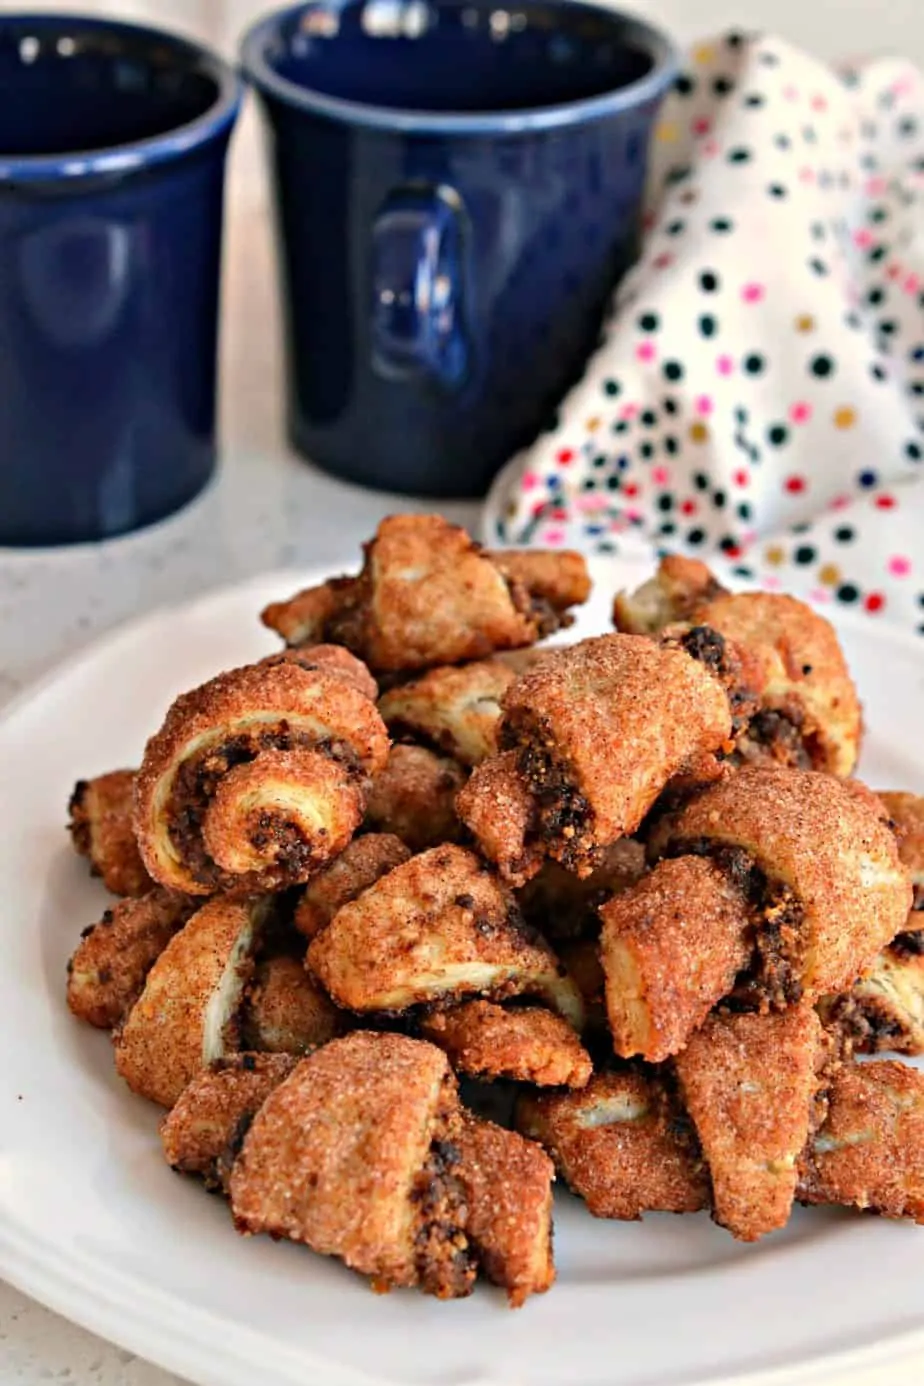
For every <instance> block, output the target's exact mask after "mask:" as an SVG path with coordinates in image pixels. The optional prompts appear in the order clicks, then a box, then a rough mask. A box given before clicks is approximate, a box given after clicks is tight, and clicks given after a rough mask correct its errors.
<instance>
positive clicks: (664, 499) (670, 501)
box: [658, 495, 674, 510]
mask: <svg viewBox="0 0 924 1386" xmlns="http://www.w3.org/2000/svg"><path fill="white" fill-rule="evenodd" d="M673 508H674V497H673V496H668V495H664V496H659V497H658V509H659V510H673Z"/></svg>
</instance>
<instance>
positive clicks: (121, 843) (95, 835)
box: [68, 770, 154, 895]
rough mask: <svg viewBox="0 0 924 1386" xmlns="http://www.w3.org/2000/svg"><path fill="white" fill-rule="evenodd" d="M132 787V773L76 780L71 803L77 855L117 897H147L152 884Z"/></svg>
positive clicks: (70, 810)
mask: <svg viewBox="0 0 924 1386" xmlns="http://www.w3.org/2000/svg"><path fill="white" fill-rule="evenodd" d="M134 789H135V771H134V770H111V771H110V772H109V773H108V774H107V775H97V776H96V777H95V778H94V779H92V780H78V781H77V783H76V785H75V786H74V790H73V793H72V794H71V797H70V802H69V803H68V813H69V815H70V821H69V823H68V829H69V831H70V834H71V841H72V843H73V844H74V851H75V852H77V853H78V854H79V855H80V856H82V857H86V858H87V859H88V861H89V863H90V870H91V871H92V873H93V875H94V876H101V877H102V881H103V885H104V886H105V887H106V889H107V890H109V891H111V892H112V894H113V895H144V894H145V892H146V891H149V890H150V889H151V887H152V886H153V884H154V882H153V881H152V880H151V878H150V876H149V875H148V873H147V871H146V870H145V867H144V862H143V861H142V860H141V853H140V852H139V851H138V843H137V842H136V841H135V830H134V826H133V823H132V805H133V802H134Z"/></svg>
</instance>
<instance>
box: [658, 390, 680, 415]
mask: <svg viewBox="0 0 924 1386" xmlns="http://www.w3.org/2000/svg"><path fill="white" fill-rule="evenodd" d="M661 408H662V409H663V410H664V412H665V414H676V413H677V401H676V400H675V399H672V398H671V396H670V395H668V396H667V398H666V399H663V400H662V401H661Z"/></svg>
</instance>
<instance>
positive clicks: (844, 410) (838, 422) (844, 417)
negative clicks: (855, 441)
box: [834, 404, 857, 428]
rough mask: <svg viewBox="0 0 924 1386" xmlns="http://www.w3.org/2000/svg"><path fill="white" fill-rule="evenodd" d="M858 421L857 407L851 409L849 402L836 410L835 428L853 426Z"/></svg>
mask: <svg viewBox="0 0 924 1386" xmlns="http://www.w3.org/2000/svg"><path fill="white" fill-rule="evenodd" d="M856 421H857V411H856V409H851V407H850V405H849V404H842V405H841V407H840V409H835V411H834V427H835V428H853V426H854V424H855V423H856Z"/></svg>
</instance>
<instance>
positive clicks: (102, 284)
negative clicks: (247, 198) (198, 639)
mask: <svg viewBox="0 0 924 1386" xmlns="http://www.w3.org/2000/svg"><path fill="white" fill-rule="evenodd" d="M240 99H241V84H240V81H239V79H238V77H237V76H236V74H235V73H234V72H233V71H232V69H231V68H230V67H228V66H227V65H226V64H225V63H223V62H222V61H221V60H220V59H219V58H218V57H216V56H215V55H213V54H212V53H210V52H208V51H206V50H205V49H203V48H200V47H198V46H197V45H195V44H193V43H189V42H187V41H185V40H184V39H181V38H178V37H174V36H172V35H169V34H165V33H161V32H159V31H157V30H154V29H146V28H140V27H136V26H134V25H129V24H121V23H116V22H110V21H108V20H95V19H84V18H80V17H75V16H72V15H68V16H51V15H41V16H39V15H32V16H23V15H9V14H0V543H3V544H59V543H69V542H74V541H78V540H87V539H102V538H105V537H106V536H108V535H113V534H120V533H123V532H125V531H127V530H131V529H135V528H137V527H138V526H140V525H144V524H147V523H149V522H150V521H153V520H158V519H161V518H162V517H163V516H165V515H167V514H169V513H170V512H171V511H173V510H175V509H176V508H177V507H178V506H180V505H182V504H184V502H186V501H188V500H190V499H191V498H192V497H193V496H194V495H196V493H197V492H198V491H200V490H201V488H202V487H203V486H204V484H205V482H206V481H207V480H208V478H209V476H210V475H211V472H212V470H213V467H214V462H215V363H216V330H217V317H218V280H219V261H220V244H221V224H222V190H223V183H224V165H225V153H226V150H227V146H228V140H229V137H230V134H231V129H232V126H233V124H234V119H235V116H236V114H237V110H238V107H239V105H240Z"/></svg>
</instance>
